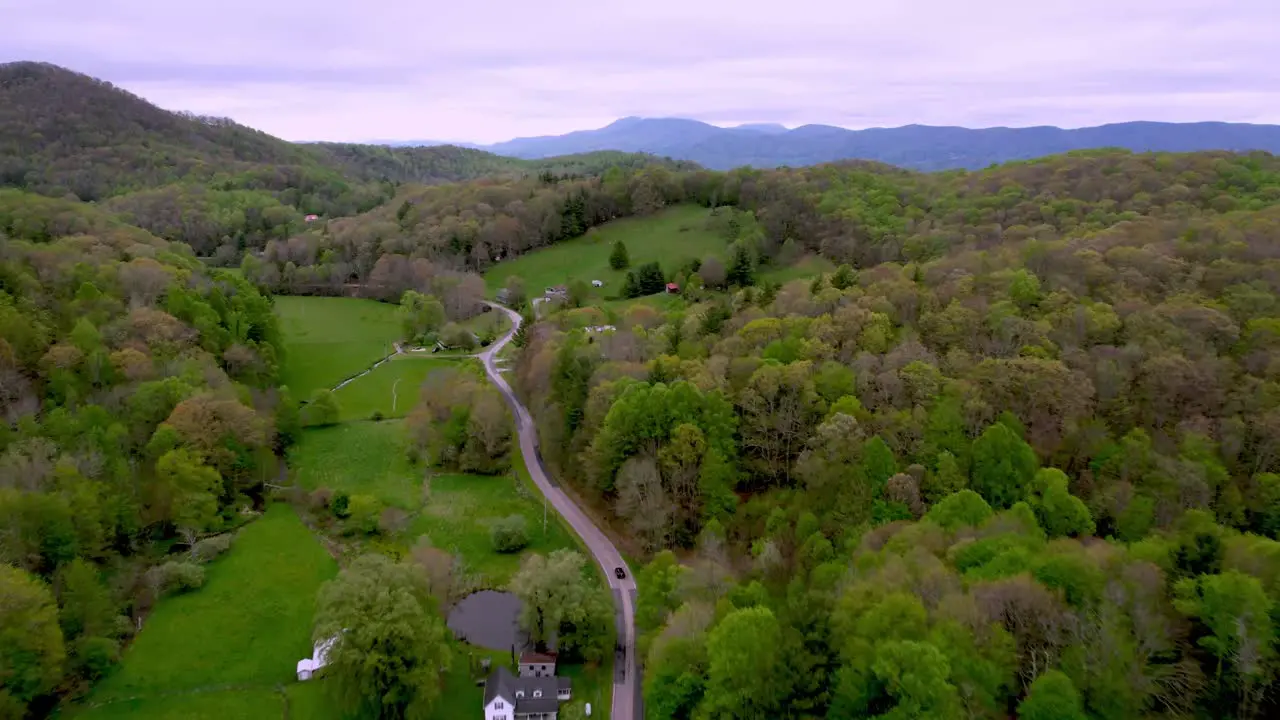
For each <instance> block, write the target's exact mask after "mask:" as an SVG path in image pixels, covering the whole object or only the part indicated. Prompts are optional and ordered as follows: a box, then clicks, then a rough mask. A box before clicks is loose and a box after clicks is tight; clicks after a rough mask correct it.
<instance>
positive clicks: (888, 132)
mask: <svg viewBox="0 0 1280 720" xmlns="http://www.w3.org/2000/svg"><path fill="white" fill-rule="evenodd" d="M405 144H410V143H405ZM419 144H424V145H425V144H431V143H427V142H425V141H424V142H422V143H419ZM470 147H475V148H477V149H480V150H486V151H488V152H491V153H496V154H498V155H509V156H513V157H518V158H525V159H536V158H543V157H550V156H555V155H569V154H575V153H585V152H594V151H598V150H619V151H623V152H644V153H651V154H654V155H659V156H666V157H671V158H674V159H677V160H689V161H692V162H696V163H698V164H699V165H702V166H704V167H707V168H711V169H713V170H727V169H731V168H734V167H741V166H744V165H751V166H754V167H762V168H767V167H778V166H783V165H789V166H803V165H816V164H819V163H824V162H833V161H837V160H848V159H861V160H878V161H880V162H885V163H889V164H892V165H897V166H899V167H903V168H909V169H912V170H948V169H955V168H965V169H971V170H972V169H978V168H983V167H987V166H988V165H992V164H996V163H1004V162H1009V161H1013V160H1028V159H1031V158H1037V157H1043V156H1045V155H1054V154H1057V153H1064V152H1069V151H1072V150H1087V149H1093V148H1102V147H1120V148H1126V149H1129V150H1133V151H1135V152H1145V151H1169V152H1195V151H1200V150H1232V151H1240V152H1243V151H1250V150H1265V151H1267V152H1271V153H1274V154H1280V125H1253V124H1246V123H1224V122H1198V123H1162V122H1146V121H1137V122H1125V123H1114V124H1109V125H1099V126H1097V127H1088V128H1078V129H1072V130H1065V129H1062V128H1058V127H1052V126H1041V127H1027V128H1007V127H993V128H981V129H971V128H963V127H941V126H931V125H905V126H902V127H896V128H871V129H868V130H847V129H845V128H840V127H833V126H830V125H803V126H801V127H797V128H794V129H790V130H788V129H787V128H785V127H783V126H781V125H776V124H751V125H743V126H738V127H732V128H722V127H717V126H715V125H711V124H708V123H704V122H700V121H698V120H688V119H682V118H639V117H627V118H622V119H620V120H618V121H616V122H614V123H611V124H610V125H607V126H605V127H603V128H599V129H596V130H578V131H575V132H571V133H567V134H565V135H549V136H542V137H525V138H516V139H514V140H508V141H506V142H500V143H495V144H492V145H474V146H470Z"/></svg>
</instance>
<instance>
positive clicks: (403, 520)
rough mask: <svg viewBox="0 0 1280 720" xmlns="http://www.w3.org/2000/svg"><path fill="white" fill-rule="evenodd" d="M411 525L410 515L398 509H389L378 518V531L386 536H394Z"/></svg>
mask: <svg viewBox="0 0 1280 720" xmlns="http://www.w3.org/2000/svg"><path fill="white" fill-rule="evenodd" d="M408 524H409V513H407V512H405V511H404V510H401V509H400V508H398V507H389V508H387V509H386V510H383V511H382V515H381V516H379V517H378V531H379V532H381V533H382V534H384V535H394V534H396V533H398V532H400V531H401V530H404V528H405V526H406V525H408Z"/></svg>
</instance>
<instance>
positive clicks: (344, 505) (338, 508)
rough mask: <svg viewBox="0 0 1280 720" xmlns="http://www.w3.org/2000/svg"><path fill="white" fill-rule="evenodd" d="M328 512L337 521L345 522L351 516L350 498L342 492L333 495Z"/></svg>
mask: <svg viewBox="0 0 1280 720" xmlns="http://www.w3.org/2000/svg"><path fill="white" fill-rule="evenodd" d="M329 510H331V511H332V512H333V516H334V517H336V518H338V519H339V520H346V519H347V518H348V517H350V516H351V496H349V495H347V494H346V493H344V492H340V493H338V494H337V495H334V496H333V502H332V503H330V504H329Z"/></svg>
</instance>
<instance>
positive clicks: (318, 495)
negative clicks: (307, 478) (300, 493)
mask: <svg viewBox="0 0 1280 720" xmlns="http://www.w3.org/2000/svg"><path fill="white" fill-rule="evenodd" d="M308 502H309V503H310V504H311V508H312V509H314V510H323V509H325V508H327V507H329V504H330V503H332V502H333V491H332V490H330V489H329V488H323V487H322V488H316V489H315V490H312V491H311V496H310V497H309V498H308Z"/></svg>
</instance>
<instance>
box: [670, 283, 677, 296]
mask: <svg viewBox="0 0 1280 720" xmlns="http://www.w3.org/2000/svg"><path fill="white" fill-rule="evenodd" d="M667 294H668V295H679V294H680V286H679V285H677V284H675V283H667Z"/></svg>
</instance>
